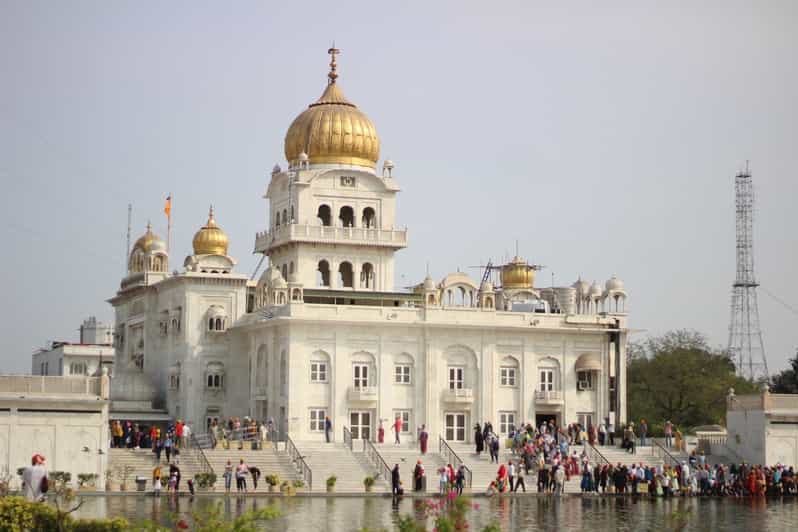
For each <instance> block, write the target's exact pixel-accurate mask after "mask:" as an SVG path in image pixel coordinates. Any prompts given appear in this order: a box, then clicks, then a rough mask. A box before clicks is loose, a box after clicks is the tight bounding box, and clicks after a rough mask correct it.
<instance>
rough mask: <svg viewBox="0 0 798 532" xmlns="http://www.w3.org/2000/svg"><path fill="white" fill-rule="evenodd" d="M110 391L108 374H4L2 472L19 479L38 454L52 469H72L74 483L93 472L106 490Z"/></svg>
mask: <svg viewBox="0 0 798 532" xmlns="http://www.w3.org/2000/svg"><path fill="white" fill-rule="evenodd" d="M108 391H109V382H108V377H107V376H101V377H40V376H31V375H27V376H16V375H15V376H4V375H0V472H2V473H5V474H9V475H11V478H12V481H14V482H18V481H19V477H18V476H17V475H16V472H17V469H19V468H20V467H25V466H29V465H30V463H31V462H30V461H31V456H33V455H34V454H37V453H38V454H41V455H43V456H44V457H45V458H46V459H47V464H46V465H47V469H48V470H49V471H68V472H70V473H71V474H72V482H73V483H77V480H78V475H79V474H81V473H89V474H92V473H93V474H96V475H98V479H97V489H99V490H103V489H105V481H104V479H105V470H106V457H107V456H108V446H109V442H108Z"/></svg>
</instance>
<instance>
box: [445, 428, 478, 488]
mask: <svg viewBox="0 0 798 532" xmlns="http://www.w3.org/2000/svg"><path fill="white" fill-rule="evenodd" d="M438 453H439V454H440V455H442V456H443V457H444V458H445V459H446V462H447V463H450V464H452V466H454V467H455V468H457V469H459V468H460V466H463V469H464V470H465V485H466V487H468V488H470V487H471V479H472V474H471V470H470V469H469V468H468V466H466V465H465V462H463V460H461V459H460V457H459V456H457V453H456V452H454V449H452V448H451V447H449V444H448V443H446V440H444V439H443V436H438Z"/></svg>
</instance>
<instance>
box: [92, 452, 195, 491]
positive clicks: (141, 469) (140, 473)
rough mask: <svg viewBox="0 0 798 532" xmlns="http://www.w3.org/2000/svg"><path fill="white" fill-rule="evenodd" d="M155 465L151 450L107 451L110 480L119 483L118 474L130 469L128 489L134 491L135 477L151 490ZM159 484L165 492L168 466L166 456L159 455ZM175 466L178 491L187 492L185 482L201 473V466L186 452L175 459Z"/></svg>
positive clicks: (153, 454) (191, 454)
mask: <svg viewBox="0 0 798 532" xmlns="http://www.w3.org/2000/svg"><path fill="white" fill-rule="evenodd" d="M156 465H157V463H156V460H155V453H153V452H152V450H151V449H109V452H108V467H109V469H110V470H111V471H112V472H113V476H112V480H113V481H114V482H115V483H121V479H120V476H119V475H120V474H121V471H123V470H124V468H125V467H126V466H129V467H131V468H132V472H131V473H130V474H129V475H128V478H127V483H128V485H129V486H128V489H134V488H133V486H135V479H136V477H145V478H146V479H147V486H146V489H147V490H152V472H153V470H154V469H155V467H156ZM160 465H161V478H162V480H161V482H162V486H163V490H164V491H166V480H167V479H168V476H169V464H168V463H167V462H166V454H161V462H160ZM177 466H178V467H179V468H180V477H181V480H180V490H181V491H188V484H187V481H188V479H190V478H194V475H196V474H197V473H201V472H202V471H203V468H202V464H201V463H199V461H197V460H196V458H195V457H194V455H193V453H191V452H189V451H186V452H182V453H180V455H179V456H178V458H177Z"/></svg>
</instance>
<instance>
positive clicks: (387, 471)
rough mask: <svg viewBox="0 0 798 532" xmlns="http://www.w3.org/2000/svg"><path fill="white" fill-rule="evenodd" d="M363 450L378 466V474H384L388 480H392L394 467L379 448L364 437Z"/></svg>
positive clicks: (375, 465)
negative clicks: (386, 460)
mask: <svg viewBox="0 0 798 532" xmlns="http://www.w3.org/2000/svg"><path fill="white" fill-rule="evenodd" d="M363 452H364V453H365V454H366V457H367V458H368V459H370V460H371V463H372V464H374V467H376V468H377V473H378V476H379V475H382V476H383V478H385V481H386V482H391V471H392V469H391V468H390V467H388V464H387V463H386V462H385V459H384V458H383V457H382V455H381V454H380V452H379V451H378V450H377V448H376V447H374V444H373V443H371V441H370V440H367V439H365V438H364V439H363Z"/></svg>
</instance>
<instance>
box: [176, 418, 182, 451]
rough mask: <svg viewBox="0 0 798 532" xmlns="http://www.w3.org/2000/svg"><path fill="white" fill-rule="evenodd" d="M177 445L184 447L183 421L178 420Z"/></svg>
mask: <svg viewBox="0 0 798 532" xmlns="http://www.w3.org/2000/svg"><path fill="white" fill-rule="evenodd" d="M175 436H176V438H175V447H183V422H182V421H181V420H179V419H178V420H177V423H175Z"/></svg>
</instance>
